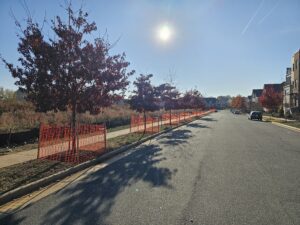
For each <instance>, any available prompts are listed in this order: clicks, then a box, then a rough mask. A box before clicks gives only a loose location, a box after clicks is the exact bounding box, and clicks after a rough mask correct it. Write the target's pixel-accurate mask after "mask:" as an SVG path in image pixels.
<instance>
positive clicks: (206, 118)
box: [200, 117, 218, 122]
mask: <svg viewBox="0 0 300 225" xmlns="http://www.w3.org/2000/svg"><path fill="white" fill-rule="evenodd" d="M200 120H203V121H207V122H217V121H218V120H216V119H213V118H211V117H204V118H201V119H200Z"/></svg>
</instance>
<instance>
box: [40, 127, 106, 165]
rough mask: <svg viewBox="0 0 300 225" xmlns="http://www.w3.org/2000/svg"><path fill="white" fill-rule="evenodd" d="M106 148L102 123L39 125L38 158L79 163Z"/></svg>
mask: <svg viewBox="0 0 300 225" xmlns="http://www.w3.org/2000/svg"><path fill="white" fill-rule="evenodd" d="M105 150H106V128H105V126H104V125H83V124H80V125H78V126H77V129H76V131H75V132H74V131H73V130H72V129H71V128H70V127H69V126H60V127H59V126H49V125H44V124H42V125H41V126H40V136H39V147H38V157H37V158H38V159H48V160H57V161H62V162H70V163H80V162H84V161H87V160H90V159H93V158H95V157H97V156H98V155H101V154H103V153H104V152H105Z"/></svg>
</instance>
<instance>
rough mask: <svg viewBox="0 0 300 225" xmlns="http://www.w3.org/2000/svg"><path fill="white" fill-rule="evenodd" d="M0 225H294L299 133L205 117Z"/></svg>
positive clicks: (299, 199)
mask: <svg viewBox="0 0 300 225" xmlns="http://www.w3.org/2000/svg"><path fill="white" fill-rule="evenodd" d="M0 224H43V225H44V224H112V225H113V224H126V225H135V224H136V225H143V224H166V225H168V224H203V225H209V224H212V225H218V224H226V225H229V224H236V225H242V224H253V225H263V224H270V225H276V224H278V225H289V224H295V225H296V224H297V225H299V224H300V133H297V132H294V131H290V130H287V129H285V128H281V127H277V126H275V125H272V124H270V123H264V122H257V121H249V120H247V118H246V116H243V115H233V114H231V113H230V112H228V111H222V112H218V113H214V114H211V115H210V116H208V117H205V118H203V119H201V120H198V121H195V122H193V123H191V124H189V125H187V126H183V127H181V128H180V129H178V130H175V131H173V132H171V133H168V134H165V135H163V136H161V137H158V138H157V139H155V140H152V141H151V142H148V143H147V144H144V145H142V146H140V147H138V148H137V149H136V151H134V152H132V153H131V154H130V155H127V156H125V157H123V158H122V159H120V160H118V161H116V162H113V163H112V164H110V165H109V166H107V167H105V168H104V169H102V170H99V171H96V172H94V173H92V174H91V175H89V176H87V177H85V178H84V179H82V180H79V181H77V182H74V183H73V184H71V185H69V186H68V187H66V188H64V189H62V190H61V191H59V192H57V193H55V194H52V195H50V196H48V197H46V198H44V199H42V200H40V201H38V202H36V203H34V204H32V205H30V206H28V207H27V208H25V209H23V210H21V211H19V212H17V213H15V214H13V215H11V216H9V217H7V218H6V219H5V220H3V221H1V222H0Z"/></svg>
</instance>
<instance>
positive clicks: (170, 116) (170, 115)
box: [170, 109, 172, 126]
mask: <svg viewBox="0 0 300 225" xmlns="http://www.w3.org/2000/svg"><path fill="white" fill-rule="evenodd" d="M170 126H172V109H170Z"/></svg>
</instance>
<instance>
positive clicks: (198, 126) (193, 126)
mask: <svg viewBox="0 0 300 225" xmlns="http://www.w3.org/2000/svg"><path fill="white" fill-rule="evenodd" d="M186 126H187V127H192V128H210V127H208V126H206V125H202V124H200V123H189V124H187V125H186Z"/></svg>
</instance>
